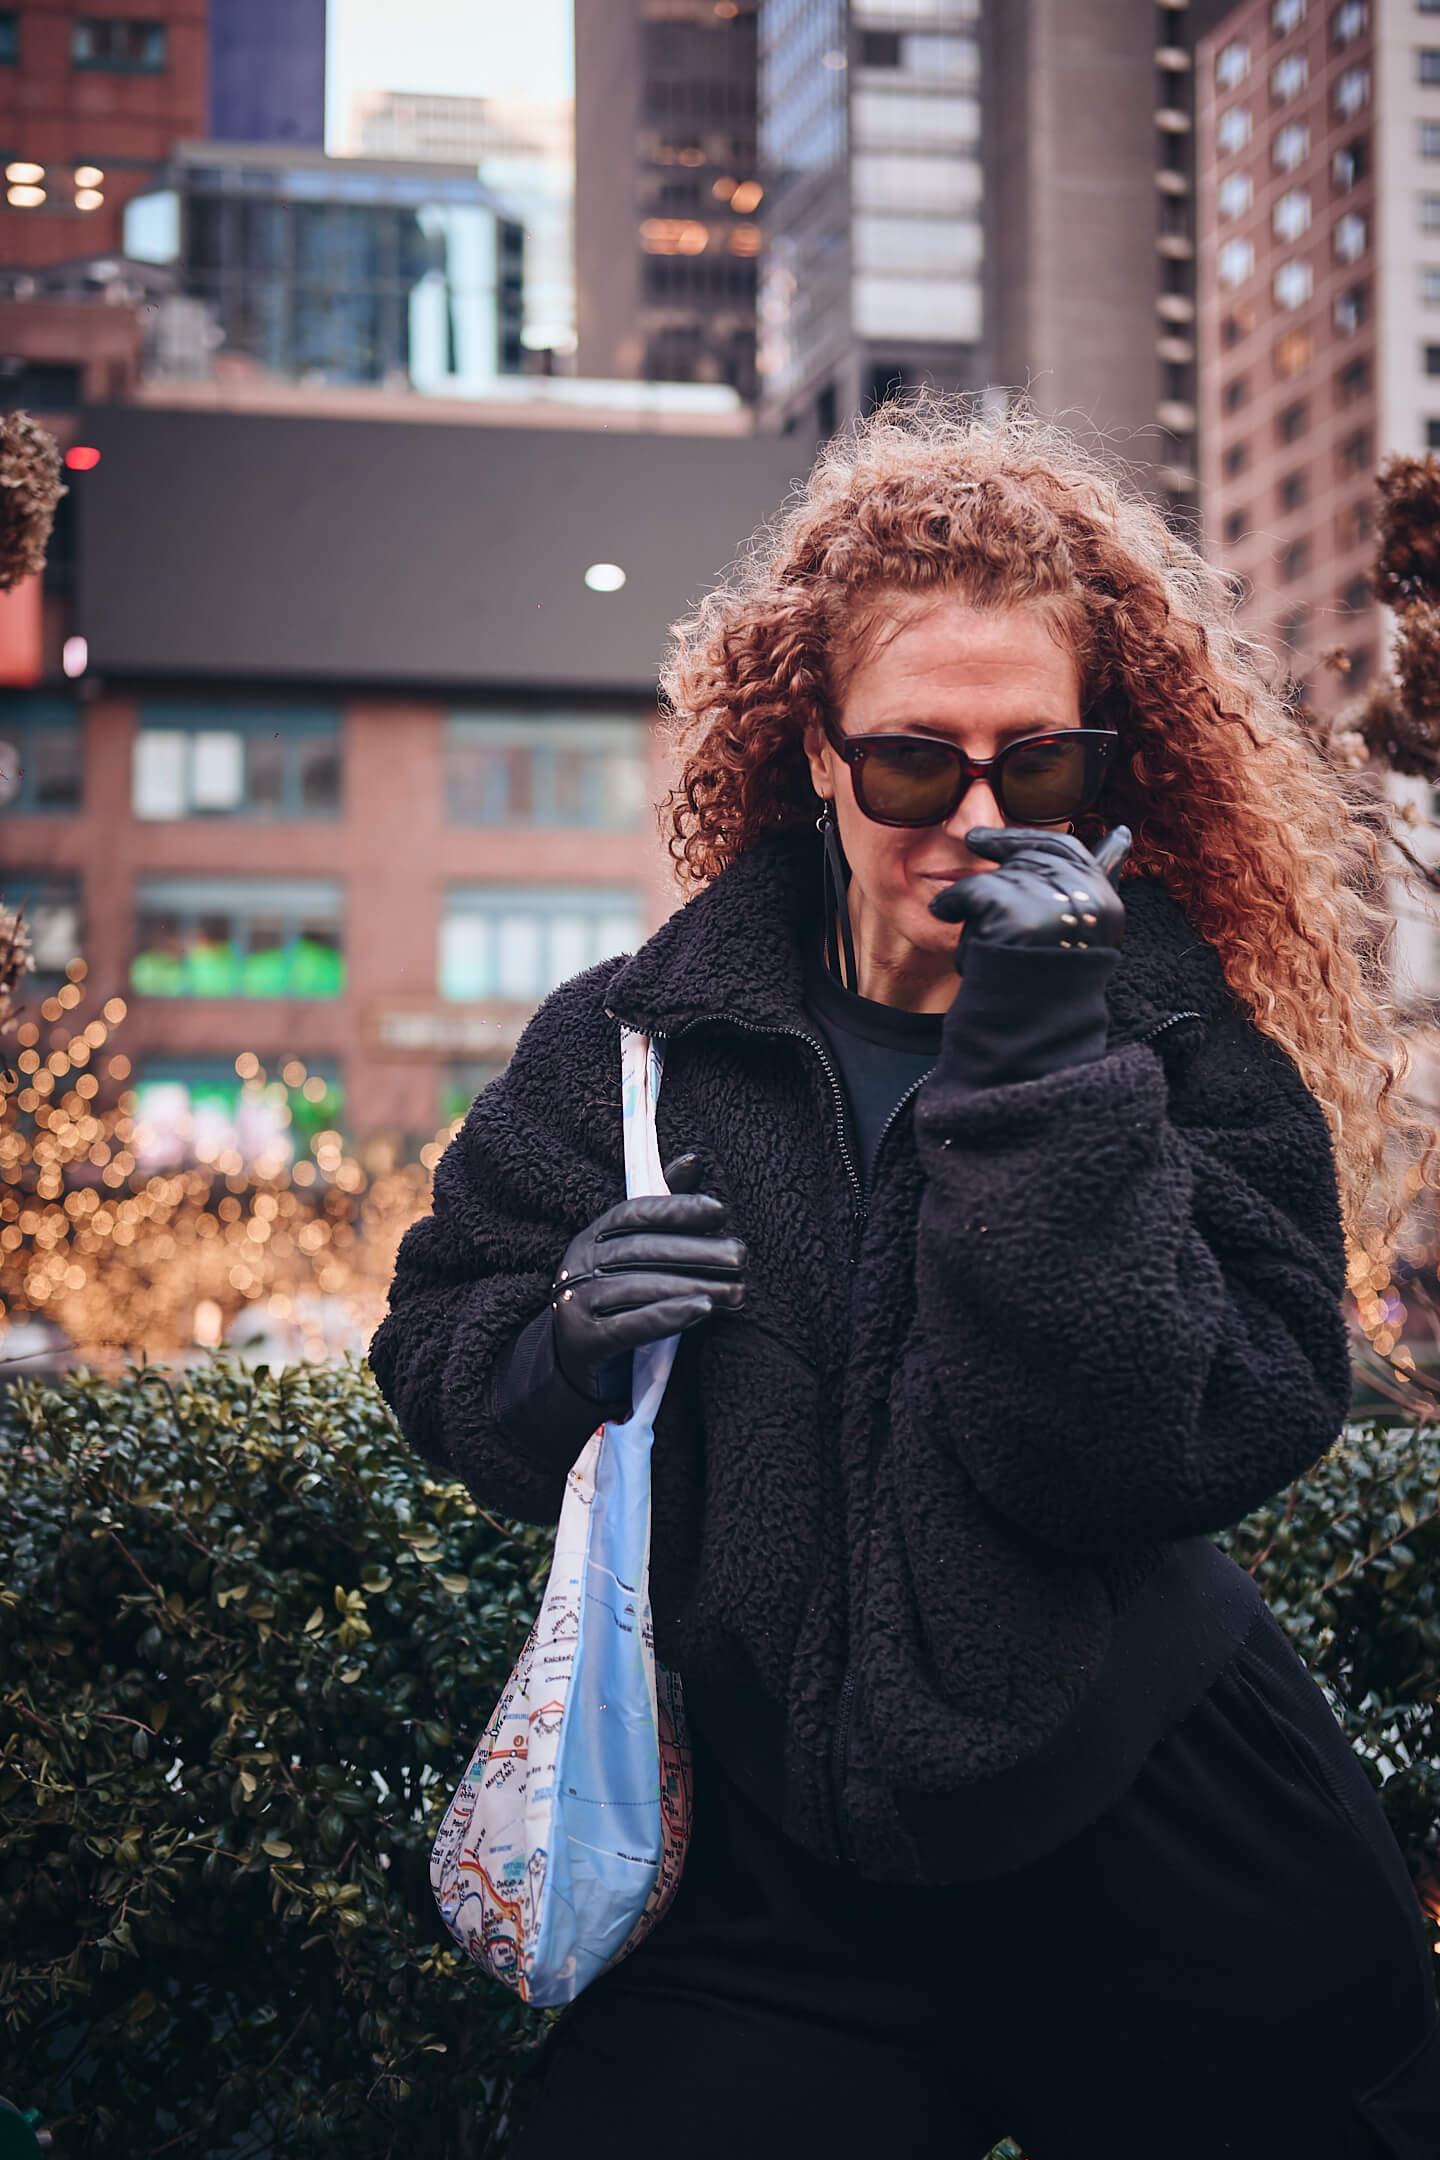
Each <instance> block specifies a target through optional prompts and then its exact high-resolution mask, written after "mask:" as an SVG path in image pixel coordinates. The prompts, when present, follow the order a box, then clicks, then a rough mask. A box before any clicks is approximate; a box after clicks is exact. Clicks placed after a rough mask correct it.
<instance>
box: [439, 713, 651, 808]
mask: <svg viewBox="0 0 1440 2160" xmlns="http://www.w3.org/2000/svg"><path fill="white" fill-rule="evenodd" d="M645 781H646V773H645V726H644V723H643V721H639V720H617V719H598V718H597V719H594V720H588V719H581V718H578V717H577V718H574V719H568V720H562V719H553V718H549V717H545V716H541V715H537V716H536V717H535V718H534V719H528V718H526V717H525V716H524V715H523V714H520V713H507V714H503V715H502V714H498V713H497V714H493V715H492V714H489V713H486V714H483V715H470V714H459V713H457V714H454V715H452V717H451V718H450V719H449V720H448V721H447V722H446V727H445V803H446V810H447V813H448V815H449V818H450V820H451V822H452V823H453V824H457V825H592V826H603V827H606V828H608V829H609V830H611V831H613V832H633V831H634V830H635V828H636V827H637V826H638V825H639V823H640V821H641V818H642V817H643V816H644V812H645V805H646V785H645Z"/></svg>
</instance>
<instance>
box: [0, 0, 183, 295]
mask: <svg viewBox="0 0 1440 2160" xmlns="http://www.w3.org/2000/svg"><path fill="white" fill-rule="evenodd" d="M206 82H207V9H206V0H146V5H145V7H144V10H143V14H141V15H136V16H133V17H132V16H130V15H118V14H116V13H115V12H114V11H113V9H112V8H111V7H109V6H107V7H106V8H104V9H103V11H99V12H96V13H95V14H88V13H85V12H83V11H77V10H75V9H73V8H71V7H70V6H68V5H67V6H62V5H61V4H60V0H48V4H36V0H32V4H31V5H29V6H27V7H23V8H0V142H3V144H4V146H5V187H4V192H3V199H0V267H3V268H7V269H27V268H30V267H34V266H40V265H44V264H50V263H62V262H69V261H73V260H76V259H78V258H80V257H83V256H87V255H88V256H102V255H114V254H118V253H119V251H120V244H121V219H122V216H123V212H124V208H125V204H126V202H127V201H128V200H129V198H130V197H131V196H132V195H136V194H139V193H142V192H143V191H144V190H145V189H147V188H149V187H151V186H152V185H153V175H154V172H155V169H156V167H157V165H158V164H160V163H161V162H162V161H163V160H164V159H165V158H166V157H167V156H168V155H169V152H170V148H171V145H172V144H173V143H175V142H176V141H178V140H179V139H180V138H181V137H182V136H186V135H192V136H193V135H203V134H204V133H205V128H206V117H207V96H206Z"/></svg>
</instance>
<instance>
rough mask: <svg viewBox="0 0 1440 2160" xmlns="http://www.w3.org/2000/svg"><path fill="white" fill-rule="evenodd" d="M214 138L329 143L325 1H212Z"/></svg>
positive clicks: (211, 120)
mask: <svg viewBox="0 0 1440 2160" xmlns="http://www.w3.org/2000/svg"><path fill="white" fill-rule="evenodd" d="M209 132H210V136H211V139H212V140H213V141H215V142H267V143H304V144H307V145H308V146H309V147H310V148H312V149H315V150H318V149H320V148H321V147H322V145H323V144H324V141H325V0H210V129H209Z"/></svg>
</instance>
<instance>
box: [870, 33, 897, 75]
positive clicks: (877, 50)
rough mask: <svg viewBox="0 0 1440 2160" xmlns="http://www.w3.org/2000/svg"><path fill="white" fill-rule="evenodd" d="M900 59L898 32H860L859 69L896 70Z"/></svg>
mask: <svg viewBox="0 0 1440 2160" xmlns="http://www.w3.org/2000/svg"><path fill="white" fill-rule="evenodd" d="M900 58H901V55H900V33H899V31H898V30H862V31H861V33H860V65H861V67H867V68H898V67H899V65H900Z"/></svg>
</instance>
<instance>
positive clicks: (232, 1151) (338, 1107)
mask: <svg viewBox="0 0 1440 2160" xmlns="http://www.w3.org/2000/svg"><path fill="white" fill-rule="evenodd" d="M237 1064H239V1065H244V1066H245V1067H246V1068H247V1076H246V1077H242V1076H241V1074H240V1073H239V1072H238V1071H237V1069H236V1066H237ZM504 1064H505V1061H504V1059H503V1058H500V1057H495V1058H465V1059H458V1060H454V1061H452V1062H450V1063H449V1064H447V1065H444V1066H442V1067H441V1070H440V1085H439V1089H438V1100H437V1102H436V1124H437V1126H441V1127H443V1126H446V1125H451V1124H453V1123H454V1122H455V1121H456V1119H458V1118H463V1117H464V1115H465V1113H466V1112H467V1111H468V1109H469V1108H470V1105H471V1103H472V1102H473V1101H474V1100H475V1097H476V1096H477V1095H478V1094H479V1093H480V1091H481V1089H482V1088H484V1087H488V1086H489V1084H490V1082H491V1081H492V1080H493V1079H494V1078H495V1077H496V1075H497V1074H498V1073H500V1072H502V1071H503V1070H504ZM253 1068H258V1069H254V1070H252V1069H253ZM301 1074H303V1075H304V1077H303V1079H302V1078H300V1077H299V1075H301ZM127 1078H128V1079H129V1085H130V1088H131V1091H132V1093H133V1095H134V1098H135V1122H134V1129H133V1132H132V1136H131V1139H130V1143H129V1145H130V1152H131V1154H132V1155H133V1156H134V1158H135V1163H136V1167H137V1168H138V1169H139V1170H141V1171H142V1172H149V1173H151V1174H153V1173H155V1172H157V1171H163V1170H175V1169H179V1168H181V1167H182V1166H183V1165H185V1164H187V1163H197V1162H198V1163H213V1164H215V1165H216V1166H217V1168H219V1169H221V1170H231V1171H235V1172H238V1171H239V1170H241V1169H243V1168H247V1167H253V1166H256V1165H260V1164H263V1165H265V1166H266V1167H267V1168H271V1169H275V1170H278V1169H283V1168H284V1167H285V1166H286V1165H287V1164H289V1163H292V1162H295V1161H296V1160H297V1159H298V1160H299V1161H301V1162H303V1161H304V1160H305V1159H306V1157H307V1156H308V1155H310V1154H311V1153H312V1152H313V1153H314V1154H315V1155H317V1156H318V1157H319V1158H320V1159H321V1161H322V1162H323V1161H324V1156H325V1152H326V1147H327V1142H328V1144H329V1146H330V1147H331V1148H335V1147H336V1145H337V1143H336V1141H335V1139H334V1138H333V1136H334V1135H335V1134H337V1133H338V1132H339V1131H341V1130H342V1129H343V1127H344V1122H345V1084H344V1080H343V1077H342V1073H341V1068H340V1067H339V1066H338V1065H336V1064H334V1063H333V1062H330V1061H328V1060H324V1059H322V1060H321V1061H320V1062H319V1063H317V1064H312V1063H310V1062H309V1061H308V1060H305V1059H300V1058H295V1057H285V1056H281V1057H279V1058H276V1059H274V1060H272V1061H270V1063H269V1064H267V1065H265V1066H261V1065H260V1063H259V1060H258V1059H256V1058H255V1057H254V1056H249V1057H246V1056H242V1057H241V1058H240V1059H238V1060H236V1061H235V1062H231V1061H230V1060H229V1059H226V1058H219V1057H215V1058H207V1057H181V1058H167V1057H154V1058H146V1059H145V1060H144V1061H143V1063H142V1064H141V1065H140V1066H139V1068H138V1069H137V1070H136V1071H135V1073H134V1074H133V1076H130V1075H127ZM22 1107H23V1108H27V1109H28V1108H31V1107H33V1105H32V1104H30V1103H22ZM221 1212H222V1214H223V1212H224V1203H223V1202H222V1203H221Z"/></svg>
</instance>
